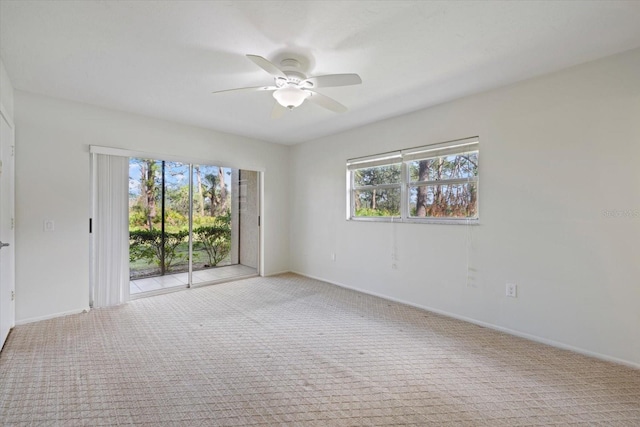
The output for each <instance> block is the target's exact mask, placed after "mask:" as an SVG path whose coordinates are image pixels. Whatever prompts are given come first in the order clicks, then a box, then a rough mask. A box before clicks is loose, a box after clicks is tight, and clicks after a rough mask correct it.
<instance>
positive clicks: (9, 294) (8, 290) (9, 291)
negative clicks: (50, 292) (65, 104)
mask: <svg viewBox="0 0 640 427" xmlns="http://www.w3.org/2000/svg"><path fill="white" fill-rule="evenodd" d="M0 120H2V121H3V122H4V123H6V124H7V126H8V127H9V131H10V135H11V136H10V140H9V141H8V147H11V151H10V153H11V154H10V158H11V163H10V164H11V168H9V171H8V172H9V176H8V177H7V176H6V175H5V174H6V166H7V161H6V159H3V160H4V163H5V164H3V171H2V174H3V176H5V179H7V178H8V179H9V194H8V195H3V196H2V197H3V199H4V200H3V201H5V200H7V199H8V201H9V215H10V218H11V222H10V224H11V225H10V228H9V235H10V238H9V239H8V240H9V241H8V242H4V243H9V244H10V246H8V247H4V248H2V252H3V254H2V255H4V256H9V273H8V279H9V285H8V286H6V284H5V285H2V284H0V291H1V292H0V304H4V303H5V300H4V299H5V298H6V299H8V300H9V313H8V316H7V318H6V322H7V323H8V324H5V325H2V327H0V331H2V332H0V334H1V335H0V349H2V346H3V345H4V343H5V341H6V339H7V337H8V335H9V332H10V331H11V329H13V327H14V326H15V321H16V316H15V313H16V310H15V290H16V287H15V286H16V282H15V125H14V123H13V121H12V120H11V118H10V117H9V114H8V112H7V109H6V108H5V106H4V105H3V104H2V103H1V102H0ZM0 149H1V150H4V149H5V148H4V147H1V146H0ZM2 274H4V275H5V277H6V275H7V273H6V272H5V273H2ZM0 316H3V317H4V316H5V313H0ZM2 321H3V319H2V317H0V322H2ZM7 326H8V329H7V333H6V334H4V328H6V327H7Z"/></svg>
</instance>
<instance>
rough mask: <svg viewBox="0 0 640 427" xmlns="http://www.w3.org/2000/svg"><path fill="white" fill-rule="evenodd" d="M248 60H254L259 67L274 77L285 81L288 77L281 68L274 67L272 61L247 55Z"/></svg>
mask: <svg viewBox="0 0 640 427" xmlns="http://www.w3.org/2000/svg"><path fill="white" fill-rule="evenodd" d="M247 58H249V59H250V60H252V61H253V62H254V63H255V64H256V65H257V66H258V67H260V68H262V69H263V70H265V71H266V72H267V73H269V74H271V75H272V76H273V77H281V78H283V79H286V78H287V75H286V74H285V73H283V72H282V70H281V69H280V68H278V67H276V66H275V65H273V63H272V62H271V61H269V60H268V59H265V58H263V57H262V56H258V55H247Z"/></svg>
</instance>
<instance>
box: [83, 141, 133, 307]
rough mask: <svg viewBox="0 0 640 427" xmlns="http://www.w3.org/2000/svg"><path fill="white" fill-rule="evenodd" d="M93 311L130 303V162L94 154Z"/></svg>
mask: <svg viewBox="0 0 640 427" xmlns="http://www.w3.org/2000/svg"><path fill="white" fill-rule="evenodd" d="M93 156H94V160H93V166H94V174H93V176H94V187H93V188H94V208H93V245H92V252H93V260H92V264H93V265H92V270H93V271H92V299H93V307H108V306H113V305H118V304H122V303H124V302H126V301H128V300H129V158H128V157H122V156H111V155H106V154H95V153H94V154H93Z"/></svg>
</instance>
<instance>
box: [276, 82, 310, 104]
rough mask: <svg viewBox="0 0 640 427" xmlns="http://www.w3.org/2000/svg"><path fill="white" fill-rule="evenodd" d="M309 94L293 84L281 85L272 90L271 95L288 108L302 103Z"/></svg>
mask: <svg viewBox="0 0 640 427" xmlns="http://www.w3.org/2000/svg"><path fill="white" fill-rule="evenodd" d="M310 95H311V93H309V92H307V91H306V90H302V89H299V88H297V87H295V86H287V87H283V88H280V89H278V90H276V91H275V92H273V97H274V98H275V99H276V101H278V104H280V105H282V106H283V107H285V108H288V109H290V110H292V109H294V108H295V107H299V106H300V105H302V103H303V102H304V100H305V99H307V98H308V97H309V96H310Z"/></svg>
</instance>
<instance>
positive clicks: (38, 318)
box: [16, 306, 90, 326]
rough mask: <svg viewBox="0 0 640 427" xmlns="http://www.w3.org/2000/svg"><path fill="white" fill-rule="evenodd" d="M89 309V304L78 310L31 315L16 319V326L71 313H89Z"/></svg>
mask: <svg viewBox="0 0 640 427" xmlns="http://www.w3.org/2000/svg"><path fill="white" fill-rule="evenodd" d="M89 310H90V309H89V307H88V306H87V307H85V308H79V309H76V310H69V311H63V312H60V313H54V314H47V315H46V316H39V317H30V318H28V319H21V320H16V326H19V325H26V324H27V323H33V322H39V321H41V320H49V319H54V318H56V317H62V316H69V315H71V314H79V313H88V312H89Z"/></svg>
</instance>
